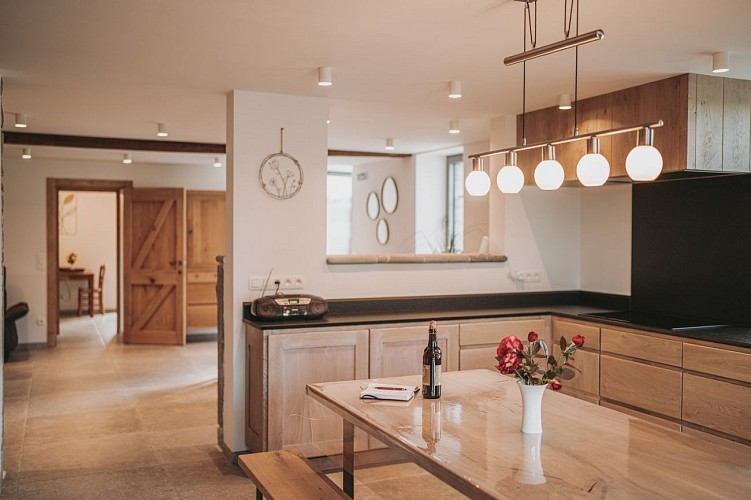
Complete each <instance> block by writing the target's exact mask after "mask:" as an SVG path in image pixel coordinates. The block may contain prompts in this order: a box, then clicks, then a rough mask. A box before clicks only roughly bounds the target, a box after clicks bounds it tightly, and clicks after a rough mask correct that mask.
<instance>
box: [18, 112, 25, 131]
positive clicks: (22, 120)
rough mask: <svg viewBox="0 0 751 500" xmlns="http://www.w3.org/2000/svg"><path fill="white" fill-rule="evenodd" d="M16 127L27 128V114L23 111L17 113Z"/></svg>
mask: <svg viewBox="0 0 751 500" xmlns="http://www.w3.org/2000/svg"><path fill="white" fill-rule="evenodd" d="M16 127H17V128H26V127H27V125H26V115H24V114H22V113H16Z"/></svg>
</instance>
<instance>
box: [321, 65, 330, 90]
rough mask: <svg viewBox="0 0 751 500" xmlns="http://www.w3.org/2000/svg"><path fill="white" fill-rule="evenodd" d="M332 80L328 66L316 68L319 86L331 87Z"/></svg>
mask: <svg viewBox="0 0 751 500" xmlns="http://www.w3.org/2000/svg"><path fill="white" fill-rule="evenodd" d="M333 84H334V80H333V79H332V78H331V68H329V67H328V66H326V67H321V68H318V85H320V86H321V87H331V86H332V85H333Z"/></svg>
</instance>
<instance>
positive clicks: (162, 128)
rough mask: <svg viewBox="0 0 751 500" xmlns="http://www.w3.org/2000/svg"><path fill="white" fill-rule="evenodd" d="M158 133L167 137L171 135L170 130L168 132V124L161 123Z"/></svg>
mask: <svg viewBox="0 0 751 500" xmlns="http://www.w3.org/2000/svg"><path fill="white" fill-rule="evenodd" d="M156 135H157V136H159V137H167V136H168V135H169V132H167V125H165V124H164V123H160V124H159V125H158V127H157V131H156Z"/></svg>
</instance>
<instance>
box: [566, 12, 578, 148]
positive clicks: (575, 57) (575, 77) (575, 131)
mask: <svg viewBox="0 0 751 500" xmlns="http://www.w3.org/2000/svg"><path fill="white" fill-rule="evenodd" d="M573 7H574V2H573V0H572V1H571V8H572V9H573ZM572 17H573V16H572ZM569 28H571V23H570V22H569ZM566 36H568V34H567V35H566ZM576 36H579V0H576ZM574 54H575V55H574V135H579V121H578V120H579V46H578V45H577V46H576V48H575V49H574Z"/></svg>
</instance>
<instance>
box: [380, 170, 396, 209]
mask: <svg viewBox="0 0 751 500" xmlns="http://www.w3.org/2000/svg"><path fill="white" fill-rule="evenodd" d="M381 203H383V211H384V212H386V213H387V214H393V213H394V211H395V210H396V206H397V205H398V204H399V193H398V192H397V190H396V181H395V180H394V178H393V177H387V178H386V180H385V181H383V187H381Z"/></svg>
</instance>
